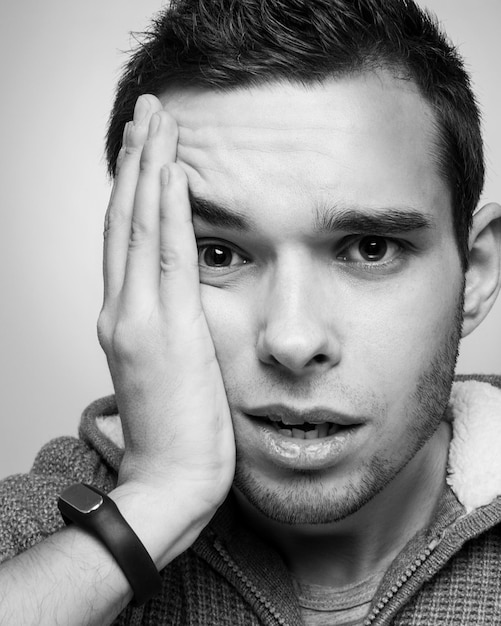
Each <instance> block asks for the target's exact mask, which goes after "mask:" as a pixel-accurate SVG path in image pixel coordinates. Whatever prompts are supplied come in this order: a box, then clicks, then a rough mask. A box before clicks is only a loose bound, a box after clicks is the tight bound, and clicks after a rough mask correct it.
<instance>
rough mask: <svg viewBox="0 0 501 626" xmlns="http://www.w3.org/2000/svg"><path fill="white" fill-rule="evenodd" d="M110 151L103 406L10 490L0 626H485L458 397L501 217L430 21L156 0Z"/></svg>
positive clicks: (491, 613) (477, 503)
mask: <svg viewBox="0 0 501 626" xmlns="http://www.w3.org/2000/svg"><path fill="white" fill-rule="evenodd" d="M153 94H154V95H153ZM131 118H132V121H129V120H131ZM107 145H108V157H109V165H110V171H111V172H112V173H113V175H114V177H115V185H114V189H113V192H112V197H111V200H110V204H109V208H108V213H107V218H106V227H105V250H104V259H105V263H104V276H105V301H104V306H103V310H102V313H101V316H100V319H99V336H100V341H101V344H102V346H103V348H104V350H105V352H106V355H107V358H108V362H109V367H110V371H111V374H112V377H113V382H114V386H115V392H116V394H115V397H113V398H105V399H103V400H100V401H97V402H96V403H95V404H94V405H91V407H89V409H88V410H87V411H86V412H85V413H84V416H83V420H82V425H81V430H80V434H81V437H80V439H79V440H76V439H72V438H63V439H60V440H56V441H55V442H52V443H50V444H48V446H47V447H46V448H44V449H43V450H42V452H41V453H40V455H39V456H38V458H37V461H36V463H35V467H34V469H33V471H32V472H31V473H30V474H29V475H27V476H21V477H19V476H18V477H13V478H10V479H7V480H5V481H4V482H3V485H2V502H3V509H2V518H1V519H2V526H1V533H2V534H1V545H2V558H3V559H4V561H5V562H4V563H3V565H2V567H1V568H0V589H2V603H1V608H0V622H1V623H6V624H10V623H15V624H20V623H22V624H31V623H36V624H54V623H64V624H84V623H85V624H105V623H111V622H113V621H114V620H115V619H116V623H117V624H139V623H144V624H179V625H180V624H232V625H234V624H270V625H271V624H290V625H292V624H301V623H303V624H345V625H347V624H390V623H391V624H400V625H402V624H464V625H466V624H494V623H498V622H499V621H500V620H501V604H500V602H499V598H500V595H501V585H500V581H499V574H498V557H499V553H500V549H501V546H500V543H499V539H498V534H499V533H498V530H497V529H498V526H497V525H498V523H499V521H500V520H501V503H500V501H499V500H498V497H499V496H500V495H501V479H499V475H500V474H499V473H497V469H498V467H497V466H498V465H499V460H498V457H499V455H498V453H497V450H498V447H497V446H498V441H499V439H498V438H499V437H500V436H501V435H500V434H498V433H497V430H499V429H498V428H497V427H496V418H497V417H499V411H500V407H501V392H500V391H499V390H498V389H497V388H496V386H495V385H496V383H497V381H496V380H495V379H491V380H490V383H492V384H489V382H488V381H483V382H479V381H467V382H464V381H463V382H458V383H455V384H454V386H453V387H452V385H453V377H454V367H455V361H456V355H457V347H458V341H459V339H460V337H461V336H462V335H463V336H464V335H467V334H469V333H470V332H471V331H472V330H474V328H475V327H476V326H477V325H478V324H479V323H480V322H481V321H482V319H483V318H484V317H485V315H486V314H487V313H488V311H489V309H490V308H491V306H492V304H493V302H494V300H495V298H496V296H497V293H498V291H499V286H500V275H499V274H500V270H499V266H500V253H499V245H500V238H501V233H500V226H499V223H500V217H501V207H500V206H499V205H497V204H489V205H486V206H484V207H481V208H478V210H476V212H475V214H474V215H473V212H474V210H475V209H476V208H477V207H476V205H477V203H478V199H479V195H480V191H481V188H482V183H483V158H482V144H481V138H480V132H479V122H478V111H477V107H476V104H475V101H474V97H473V95H472V93H471V90H470V87H469V82H468V78H467V75H466V74H465V72H464V69H463V67H462V64H461V61H460V59H459V58H458V56H457V54H456V52H455V51H454V49H453V48H452V47H451V46H450V45H449V44H448V43H447V42H446V40H445V39H444V37H443V36H442V35H441V34H440V33H439V32H438V30H437V28H436V26H435V25H434V23H433V22H432V21H431V20H430V19H429V18H428V17H427V16H426V15H425V14H423V13H422V12H421V11H420V10H419V9H418V8H417V7H416V6H415V5H414V4H412V3H411V2H402V1H400V0H390V1H389V0H358V1H357V2H348V1H342V0H337V1H334V0H314V1H312V0H308V1H306V0H304V1H301V0H295V1H294V2H281V1H280V0H273V1H272V0H268V1H264V0H260V1H259V2H257V1H254V0H245V1H244V0H242V1H232V2H225V1H224V0H211V1H209V0H197V1H194V0H179V1H178V2H176V3H173V5H172V6H171V8H169V9H167V10H166V11H165V13H164V14H163V16H161V17H160V18H159V19H158V20H157V22H156V23H155V26H154V28H153V30H152V32H151V34H150V36H149V38H148V40H147V41H146V42H145V44H144V46H142V47H141V48H140V49H139V50H138V51H137V53H136V54H135V55H134V57H133V58H132V59H131V61H130V63H129V65H128V67H127V68H126V71H125V73H124V75H123V77H122V79H121V82H120V85H119V89H118V92H117V99H116V103H115V107H114V110H113V113H112V117H111V122H110V127H109V133H108V144H107ZM192 213H193V221H192V219H191V215H192ZM451 388H452V389H453V390H452V395H451ZM118 414H119V415H120V417H118ZM451 424H452V426H451ZM453 429H454V435H453V434H452V430H453ZM496 436H497V437H498V438H496ZM499 469H501V468H499ZM73 483H87V484H90V485H91V486H92V487H97V488H100V489H101V490H103V491H104V492H108V497H109V499H110V500H111V501H113V502H115V503H116V505H117V507H118V510H119V512H118V511H115V510H114V509H113V508H112V504H111V503H110V500H108V499H107V498H106V497H104V496H103V497H102V496H99V495H98V497H97V499H94V498H95V495H94V494H95V492H94V491H93V489H91V488H89V487H79V488H77V490H76V491H75V489H74V488H73V490H71V489H70V491H67V488H68V487H69V486H70V485H72V484H73ZM61 494H62V495H61ZM59 496H61V499H60V500H59V506H60V508H61V510H62V512H63V513H64V515H65V517H66V518H69V520H68V519H67V521H72V522H73V523H71V524H69V525H68V526H67V527H66V528H63V526H64V522H63V520H62V518H61V516H60V514H59V511H58V509H57V502H58V498H59ZM91 509H95V510H96V511H105V514H103V515H101V517H100V518H99V519H97V518H96V517H94V518H92V511H91ZM91 519H95V520H97V521H89V520H91ZM110 529H111V530H110ZM115 529H116V530H115ZM133 531H134V532H135V535H134V534H133ZM150 557H151V560H152V561H153V563H154V567H153V564H152V563H151V560H149V559H150ZM119 563H120V565H119ZM157 569H158V570H159V571H160V572H161V577H160V579H159V578H158V575H157V574H156V570H157ZM150 592H151V593H150ZM133 595H134V596H135V601H136V602H135V603H130V601H131V599H132V598H133ZM150 595H151V596H152V597H148V596H150ZM143 600H144V601H145V602H142V601H143ZM138 603H139V604H140V605H139V606H135V604H138Z"/></svg>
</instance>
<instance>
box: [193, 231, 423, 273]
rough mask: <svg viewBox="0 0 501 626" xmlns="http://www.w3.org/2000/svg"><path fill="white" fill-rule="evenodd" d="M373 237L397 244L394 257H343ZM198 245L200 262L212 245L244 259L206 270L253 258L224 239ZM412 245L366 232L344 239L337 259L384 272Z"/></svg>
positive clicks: (224, 268)
mask: <svg viewBox="0 0 501 626" xmlns="http://www.w3.org/2000/svg"><path fill="white" fill-rule="evenodd" d="M371 237H372V238H374V239H381V240H384V241H385V242H386V243H387V244H388V245H395V246H397V248H398V251H397V252H396V253H395V254H393V255H392V257H391V258H390V259H388V260H387V261H374V262H365V263H364V262H363V261H350V260H348V259H347V258H344V259H343V258H342V256H343V255H346V254H347V253H348V251H349V249H350V247H352V246H354V245H356V244H357V243H358V244H359V243H360V242H361V241H362V240H363V239H366V238H367V239H370V238H371ZM197 247H198V259H199V264H200V263H201V262H202V257H203V255H204V254H205V253H206V252H207V250H208V249H210V248H211V247H214V248H217V247H219V248H221V249H225V250H229V251H230V252H231V254H233V255H235V254H236V255H238V256H239V257H241V259H242V261H241V262H240V263H239V264H238V265H237V266H236V267H235V268H232V267H231V266H219V267H218V266H211V265H207V264H206V265H204V266H203V267H204V270H206V271H212V272H220V273H223V272H226V273H230V272H231V271H235V270H236V269H238V268H239V267H241V266H242V265H247V264H248V263H250V262H251V259H250V258H249V257H248V255H246V254H245V253H244V252H243V251H242V250H240V249H239V248H238V247H236V246H235V245H234V244H231V243H229V242H227V241H225V240H223V239H218V240H202V241H199V242H197ZM411 247H412V246H411V245H410V244H409V243H408V242H406V241H402V240H399V239H394V238H392V237H385V236H384V235H365V234H363V235H361V234H357V235H349V236H348V237H346V238H345V239H343V241H342V243H341V246H340V252H338V253H337V254H336V256H335V259H336V260H339V261H341V263H342V264H343V265H345V266H349V267H350V268H352V269H354V270H359V271H360V270H363V271H365V272H372V273H378V272H381V273H384V272H385V271H388V270H390V269H393V268H394V267H395V268H397V267H398V266H399V264H401V263H403V262H404V261H405V260H406V258H407V256H408V253H409V252H410V248H411Z"/></svg>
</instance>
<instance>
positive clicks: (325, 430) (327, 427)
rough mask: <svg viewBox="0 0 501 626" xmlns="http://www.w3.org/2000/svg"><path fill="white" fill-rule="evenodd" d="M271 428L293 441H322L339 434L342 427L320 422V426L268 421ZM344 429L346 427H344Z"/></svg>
mask: <svg viewBox="0 0 501 626" xmlns="http://www.w3.org/2000/svg"><path fill="white" fill-rule="evenodd" d="M268 423H271V424H272V425H273V427H274V428H275V429H276V430H277V431H278V432H279V433H280V434H281V435H283V436H284V437H292V438H294V439H322V438H324V437H330V436H331V435H335V434H336V433H337V432H339V431H340V430H341V429H342V428H343V426H339V425H338V424H331V423H329V422H322V423H321V424H311V423H309V422H305V423H304V424H294V425H293V426H292V425H290V424H284V423H283V422H276V421H270V422H268ZM345 428H346V427H345Z"/></svg>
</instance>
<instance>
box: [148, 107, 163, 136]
mask: <svg viewBox="0 0 501 626" xmlns="http://www.w3.org/2000/svg"><path fill="white" fill-rule="evenodd" d="M159 127H160V115H159V114H158V113H154V114H153V115H152V116H151V119H150V127H149V129H148V138H150V137H153V136H154V135H156V134H157V132H158V129H159Z"/></svg>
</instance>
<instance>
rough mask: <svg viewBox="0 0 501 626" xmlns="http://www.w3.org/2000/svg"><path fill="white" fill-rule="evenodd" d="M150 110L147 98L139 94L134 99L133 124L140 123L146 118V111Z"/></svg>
mask: <svg viewBox="0 0 501 626" xmlns="http://www.w3.org/2000/svg"><path fill="white" fill-rule="evenodd" d="M149 110H150V102H149V99H148V98H145V97H144V96H139V98H138V99H137V101H136V106H135V107H134V117H133V120H134V124H141V122H142V121H143V120H144V119H145V118H146V116H147V115H148V112H149Z"/></svg>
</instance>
